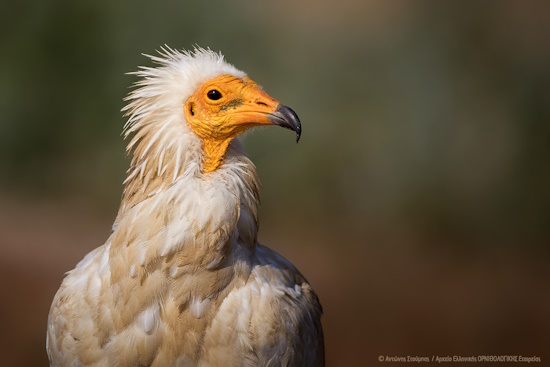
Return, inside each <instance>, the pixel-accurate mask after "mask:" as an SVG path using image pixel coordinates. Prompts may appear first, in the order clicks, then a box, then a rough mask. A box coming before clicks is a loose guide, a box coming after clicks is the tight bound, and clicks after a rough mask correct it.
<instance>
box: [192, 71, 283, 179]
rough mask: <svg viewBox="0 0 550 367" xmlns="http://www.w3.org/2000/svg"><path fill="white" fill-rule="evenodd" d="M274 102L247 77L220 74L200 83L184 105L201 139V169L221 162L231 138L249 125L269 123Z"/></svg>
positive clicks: (207, 169) (212, 166) (270, 122)
mask: <svg viewBox="0 0 550 367" xmlns="http://www.w3.org/2000/svg"><path fill="white" fill-rule="evenodd" d="M216 91H217V93H216ZM278 106H279V102H278V101H277V100H275V99H273V98H272V97H270V96H269V95H268V94H267V93H265V92H264V91H262V90H261V89H260V87H259V86H258V85H257V84H256V83H255V82H254V81H252V80H251V79H249V78H247V77H245V78H242V79H241V78H236V77H234V76H231V75H220V76H218V77H216V78H214V79H211V80H209V81H207V82H205V83H204V84H203V85H201V86H200V88H199V89H198V90H197V91H196V92H195V94H193V95H192V96H191V97H189V98H188V99H187V101H186V102H185V105H184V109H185V117H186V118H187V124H188V125H189V127H190V128H191V130H193V132H194V133H195V134H197V135H198V136H199V137H200V138H201V139H202V141H203V143H204V144H203V146H204V167H203V171H204V172H205V173H206V172H212V171H214V170H215V169H216V168H218V167H219V166H220V164H222V163H223V159H224V155H225V151H226V149H227V146H228V145H229V143H230V142H231V139H233V138H235V137H236V136H237V135H239V134H240V133H242V132H244V131H245V130H247V129H249V128H251V127H253V126H260V125H271V124H273V122H272V120H270V119H269V117H268V115H269V114H272V113H274V112H275V111H276V110H277V107H278Z"/></svg>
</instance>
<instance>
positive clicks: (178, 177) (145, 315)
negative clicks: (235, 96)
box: [47, 47, 324, 367]
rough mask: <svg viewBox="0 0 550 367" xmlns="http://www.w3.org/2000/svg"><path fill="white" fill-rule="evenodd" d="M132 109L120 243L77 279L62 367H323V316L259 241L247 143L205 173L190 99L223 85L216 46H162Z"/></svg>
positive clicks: (51, 334) (297, 278)
mask: <svg viewBox="0 0 550 367" xmlns="http://www.w3.org/2000/svg"><path fill="white" fill-rule="evenodd" d="M151 59H152V60H153V61H154V62H155V63H157V64H159V67H157V68H145V67H143V68H141V69H140V70H139V71H138V72H136V73H135V74H136V75H137V76H138V77H140V81H139V82H137V83H136V86H137V89H135V90H134V91H133V92H131V94H130V95H129V97H128V101H129V104H128V105H127V107H125V109H124V111H125V112H126V113H127V115H128V117H129V119H128V123H127V124H126V126H125V137H127V138H128V137H130V136H131V135H133V137H132V138H131V140H130V142H129V144H128V152H129V154H132V161H131V165H130V169H129V170H128V178H127V179H126V181H125V188H124V193H123V197H122V202H121V206H120V210H119V213H118V215H117V218H116V220H115V223H114V225H113V233H112V234H111V236H110V237H109V239H108V240H107V241H106V243H105V244H104V245H103V246H101V247H99V248H97V249H95V250H94V251H92V252H90V253H89V254H88V255H86V257H84V259H83V260H82V261H81V262H80V263H78V265H77V266H76V268H75V269H74V270H71V271H70V272H68V273H67V276H66V277H65V279H64V280H63V283H62V285H61V287H60V289H59V291H58V292H57V294H56V295H55V298H54V300H53V303H52V307H51V310H50V315H49V318H48V331H47V350H48V355H49V358H50V363H51V365H52V366H59V367H61V366H121V367H122V366H322V365H324V349H323V348H324V347H323V334H322V329H321V323H320V317H321V307H320V304H319V301H318V299H317V296H316V295H315V292H314V291H313V289H312V288H311V286H310V285H309V284H308V283H307V281H306V280H305V279H304V277H303V276H302V275H301V274H300V273H299V272H298V271H297V270H296V268H295V267H294V266H292V264H290V263H289V262H288V261H287V260H285V259H284V258H283V257H281V256H280V255H278V254H277V253H275V252H274V251H272V250H270V249H268V248H266V247H264V246H261V245H259V244H258V243H257V231H258V205H259V191H258V179H257V176H256V171H255V167H254V165H253V163H252V162H251V161H250V160H249V159H248V158H247V157H246V155H245V153H244V151H243V149H242V146H241V144H240V143H239V141H238V139H234V140H233V141H232V142H231V143H230V145H229V148H228V150H227V152H226V156H225V160H224V163H223V164H222V165H221V166H219V168H217V169H216V170H215V171H213V172H209V173H208V174H205V173H203V172H202V170H201V167H202V164H203V158H202V146H201V141H200V139H199V138H198V137H197V136H196V135H195V134H194V133H193V132H192V131H191V130H190V129H189V127H188V126H187V124H186V123H185V115H184V113H183V108H182V103H183V101H185V100H186V99H187V98H188V97H189V96H190V95H191V94H192V93H193V92H194V90H195V89H196V88H198V86H199V85H200V84H201V83H203V82H205V81H207V80H209V79H211V78H213V77H216V76H218V75H222V74H230V75H234V76H235V77H239V78H242V77H244V76H245V74H244V73H243V72H241V71H239V70H237V69H236V68H234V67H233V66H232V65H230V64H228V63H226V62H225V61H224V60H223V57H222V56H221V55H220V54H217V53H214V52H212V51H210V50H204V49H196V50H195V51H194V52H178V51H174V50H172V49H170V48H168V47H165V48H163V50H162V52H161V56H160V57H157V56H151Z"/></svg>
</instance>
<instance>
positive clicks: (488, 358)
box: [378, 355, 542, 363]
mask: <svg viewBox="0 0 550 367" xmlns="http://www.w3.org/2000/svg"><path fill="white" fill-rule="evenodd" d="M378 362H397V363H426V362H433V363H472V362H474V363H477V362H483V363H540V362H542V359H541V357H540V356H522V355H516V356H507V355H478V356H436V355H433V356H386V355H379V356H378Z"/></svg>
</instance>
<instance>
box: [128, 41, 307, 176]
mask: <svg viewBox="0 0 550 367" xmlns="http://www.w3.org/2000/svg"><path fill="white" fill-rule="evenodd" d="M160 54H161V55H160V56H149V57H150V58H151V59H152V60H153V62H155V63H157V64H160V66H159V67H155V68H151V67H141V68H140V70H139V71H138V72H135V73H133V74H135V75H137V76H138V77H141V80H140V81H138V82H137V83H136V86H138V88H137V89H135V90H134V91H133V92H131V93H130V95H129V96H128V98H127V100H129V101H130V103H129V104H128V105H127V106H126V107H125V108H124V110H125V111H127V115H129V116H130V118H129V120H128V123H127V125H126V127H125V129H126V136H129V135H131V134H132V133H133V134H134V137H133V139H132V140H131V142H130V144H129V145H128V151H129V152H130V151H133V156H134V157H133V159H134V160H135V162H133V163H135V164H136V165H138V164H139V162H140V161H145V160H146V163H145V164H146V165H150V166H151V167H153V164H152V161H153V160H154V159H155V158H161V160H162V161H164V162H160V163H159V165H158V166H157V167H156V168H157V170H158V173H159V174H160V173H161V172H162V171H163V167H161V166H162V164H163V163H164V164H167V163H168V161H166V159H168V160H169V159H170V158H174V159H175V160H177V161H178V162H179V163H180V164H179V165H178V166H179V168H182V167H184V166H185V163H186V161H187V160H188V159H189V158H192V156H193V154H187V152H189V151H196V150H197V149H195V148H196V147H199V148H200V149H199V150H200V152H199V154H198V155H199V158H200V161H201V162H202V172H203V173H208V172H212V171H214V170H216V169H217V168H218V167H219V166H220V165H221V164H222V163H223V161H224V158H225V154H226V151H227V148H228V145H229V143H230V142H231V141H232V140H233V139H234V138H235V137H236V136H238V135H239V134H241V133H242V132H244V131H246V130H247V129H249V128H251V127H253V126H260V125H279V126H282V127H285V128H288V129H291V130H293V131H295V132H296V134H297V138H298V139H299V137H300V133H301V125H300V120H299V119H298V116H297V115H296V114H295V113H294V111H292V110H291V109H290V108H288V107H286V106H284V105H282V104H280V103H279V102H278V101H277V100H275V99H274V98H272V97H270V96H269V95H268V94H267V93H265V92H264V91H263V90H262V88H261V87H260V86H258V84H256V83H255V82H254V81H252V80H251V79H250V78H248V77H247V76H246V74H245V73H244V72H242V71H240V70H238V69H236V68H235V67H234V66H233V65H231V64H229V63H227V62H225V60H224V58H223V56H222V55H221V54H219V53H215V52H213V51H211V50H205V49H201V48H196V49H195V51H194V52H179V51H176V50H173V49H170V48H168V47H165V48H163V49H162V52H161V53H160ZM178 149H179V153H178ZM163 151H164V154H161V153H162V152H163ZM155 155H156V157H155ZM178 155H179V157H178ZM147 162H148V163H147ZM136 167H137V166H136ZM151 167H149V168H151ZM176 168H177V167H176ZM140 170H141V172H145V171H148V170H147V169H140ZM130 174H131V173H130ZM142 174H145V173H142ZM178 175H179V173H178V172H176V174H175V175H174V177H177V176H178Z"/></svg>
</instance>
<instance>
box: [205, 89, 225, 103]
mask: <svg viewBox="0 0 550 367" xmlns="http://www.w3.org/2000/svg"><path fill="white" fill-rule="evenodd" d="M206 95H207V96H208V98H210V99H211V100H213V101H217V100H218V99H220V98H222V94H221V93H220V92H218V91H217V90H215V89H212V90H209V91H208V93H206Z"/></svg>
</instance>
